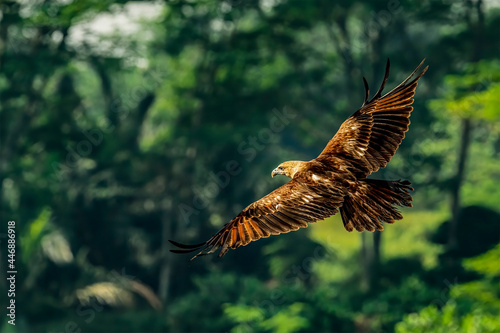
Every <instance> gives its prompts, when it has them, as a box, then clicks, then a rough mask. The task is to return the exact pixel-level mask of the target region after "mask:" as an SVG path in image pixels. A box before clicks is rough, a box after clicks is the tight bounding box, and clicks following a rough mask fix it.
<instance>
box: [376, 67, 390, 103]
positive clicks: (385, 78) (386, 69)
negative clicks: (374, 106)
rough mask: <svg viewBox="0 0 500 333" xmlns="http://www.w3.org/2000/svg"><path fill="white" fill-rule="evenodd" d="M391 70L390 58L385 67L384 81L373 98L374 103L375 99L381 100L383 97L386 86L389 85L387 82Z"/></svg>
mask: <svg viewBox="0 0 500 333" xmlns="http://www.w3.org/2000/svg"><path fill="white" fill-rule="evenodd" d="M390 69H391V61H390V60H389V58H388V59H387V64H386V65H385V74H384V79H383V80H382V84H381V85H380V88H378V90H377V92H376V93H375V96H373V98H372V101H373V100H374V99H377V98H380V96H382V91H383V90H384V88H385V84H386V83H387V80H388V79H389V71H390Z"/></svg>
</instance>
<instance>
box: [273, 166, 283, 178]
mask: <svg viewBox="0 0 500 333" xmlns="http://www.w3.org/2000/svg"><path fill="white" fill-rule="evenodd" d="M282 174H283V170H279V169H278V168H276V169H274V170H273V172H271V177H273V178H274V176H276V175H282Z"/></svg>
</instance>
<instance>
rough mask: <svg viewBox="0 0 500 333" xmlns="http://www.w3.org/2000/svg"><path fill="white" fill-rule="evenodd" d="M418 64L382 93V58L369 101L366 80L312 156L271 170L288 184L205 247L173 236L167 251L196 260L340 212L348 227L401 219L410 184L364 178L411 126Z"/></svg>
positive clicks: (377, 227)
mask: <svg viewBox="0 0 500 333" xmlns="http://www.w3.org/2000/svg"><path fill="white" fill-rule="evenodd" d="M422 64H423V61H422V62H421V63H420V65H419V66H418V67H417V68H416V69H415V70H414V71H413V73H412V74H411V75H410V76H409V77H408V78H407V79H406V80H404V81H403V82H402V83H401V84H400V85H398V86H397V87H396V88H394V89H393V90H391V91H390V92H388V93H387V94H385V95H384V96H382V90H383V89H384V86H385V83H386V82H387V78H388V76H389V65H390V63H389V61H387V67H386V70H385V75H384V79H383V81H382V84H381V86H380V88H379V89H378V91H377V92H376V93H375V95H374V96H373V97H372V98H371V99H370V100H368V98H369V94H370V91H369V89H368V84H367V82H366V80H365V79H364V78H363V80H364V84H365V100H364V102H363V105H362V106H361V108H360V109H359V110H358V111H356V112H355V113H354V114H353V115H352V116H350V117H349V118H348V119H347V120H346V121H345V122H344V123H343V124H342V125H341V126H340V129H339V130H338V131H337V133H336V134H335V136H334V137H333V138H332V139H331V140H330V142H328V144H327V145H326V147H325V149H324V150H323V151H322V152H321V154H320V155H319V156H318V157H317V158H315V159H313V160H311V161H309V162H302V161H288V162H284V163H282V164H280V165H279V166H278V167H277V168H276V169H274V170H273V172H272V174H271V175H272V176H273V177H274V176H275V175H285V176H287V177H290V178H291V181H289V182H288V183H287V184H285V185H283V186H281V187H279V188H277V189H276V190H274V191H273V192H271V193H269V194H268V195H266V196H265V197H263V198H262V199H260V200H258V201H256V202H254V203H252V204H251V205H250V206H248V207H247V208H245V209H244V210H243V211H242V212H241V213H240V214H238V216H236V217H235V218H234V219H233V220H232V221H231V222H229V223H227V224H226V225H225V226H224V227H222V229H221V230H220V231H219V232H218V233H216V234H215V235H214V236H212V237H211V238H210V239H209V240H208V241H206V242H204V243H202V244H197V245H183V244H180V243H177V242H174V241H170V242H171V243H172V244H174V245H176V246H177V247H179V248H181V250H172V252H175V253H187V252H192V251H197V250H199V252H198V254H197V255H196V256H194V257H193V259H194V258H196V257H197V256H201V255H206V254H210V253H213V252H215V251H217V250H218V249H220V252H219V257H222V256H224V255H225V254H226V253H227V251H228V250H229V249H230V248H231V249H235V248H237V247H239V246H245V245H247V244H248V243H250V242H252V241H255V240H258V239H260V238H262V237H269V236H270V235H279V234H282V233H287V232H290V231H294V230H298V229H299V228H305V227H307V226H308V223H311V222H317V221H320V220H323V219H325V218H327V217H329V216H331V215H334V214H336V213H337V212H338V211H339V210H340V214H341V216H342V221H343V222H344V227H345V229H346V230H347V231H353V230H354V229H356V230H357V231H364V230H368V231H375V230H383V229H384V228H383V226H382V222H386V223H394V221H395V220H400V219H402V216H401V214H400V213H399V212H398V210H397V208H396V206H408V207H411V201H412V197H411V195H410V194H409V192H410V191H412V190H413V189H412V188H411V187H410V185H411V184H410V182H409V181H407V180H405V181H401V180H398V181H385V180H374V179H366V177H367V176H368V175H369V174H371V173H372V172H375V171H377V170H378V169H380V168H383V167H385V166H386V165H387V163H389V161H390V160H391V158H392V156H393V155H394V153H395V152H396V150H397V149H398V147H399V145H400V144H401V141H402V140H403V138H404V137H405V132H406V131H408V125H409V124H410V119H409V118H410V114H411V111H412V109H413V108H412V107H411V106H410V105H411V104H412V103H413V95H414V94H415V89H416V87H417V81H418V79H420V78H421V77H422V75H424V73H425V72H426V70H427V68H428V66H427V67H425V68H424V69H423V70H422V71H421V72H420V73H419V74H418V75H416V76H415V74H416V73H417V72H418V71H419V69H420V68H421V66H422ZM414 76H415V77H414ZM412 78H413V79H412Z"/></svg>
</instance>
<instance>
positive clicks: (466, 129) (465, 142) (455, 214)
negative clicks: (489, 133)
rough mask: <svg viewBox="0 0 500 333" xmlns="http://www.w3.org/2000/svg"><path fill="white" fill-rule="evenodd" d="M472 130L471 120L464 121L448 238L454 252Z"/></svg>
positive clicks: (456, 244) (449, 246)
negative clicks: (461, 190) (461, 189)
mask: <svg viewBox="0 0 500 333" xmlns="http://www.w3.org/2000/svg"><path fill="white" fill-rule="evenodd" d="M471 130H472V123H471V120H470V119H468V118H466V119H462V132H461V140H460V150H459V155H458V161H457V173H456V175H455V179H454V182H453V187H452V191H451V221H450V229H449V237H448V249H449V250H451V251H453V250H454V249H456V248H457V246H458V218H459V214H460V188H461V187H462V183H463V181H464V178H465V162H466V160H467V153H468V151H469V145H470V136H471Z"/></svg>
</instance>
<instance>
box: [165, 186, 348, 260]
mask: <svg viewBox="0 0 500 333" xmlns="http://www.w3.org/2000/svg"><path fill="white" fill-rule="evenodd" d="M344 196H345V192H344V191H343V190H341V189H340V188H338V187H335V186H334V185H333V182H329V181H327V180H325V181H323V182H321V183H312V182H311V180H310V179H308V178H306V177H303V178H302V179H293V180H291V181H290V182H288V183H287V184H285V185H283V186H281V187H279V188H278V189H276V190H274V191H273V192H271V193H269V194H268V195H266V196H265V197H263V198H262V199H260V200H258V201H256V202H254V203H253V204H251V205H250V206H248V207H247V208H245V209H244V210H243V211H242V212H241V213H240V214H239V215H238V216H236V217H235V218H234V219H233V220H232V221H231V222H229V223H227V224H226V225H225V226H224V227H222V229H221V230H220V231H219V232H218V233H216V234H215V235H213V236H212V237H211V238H210V239H209V240H208V241H206V242H205V243H202V244H198V245H184V244H180V243H177V242H174V241H170V242H171V243H172V244H173V245H175V246H177V247H179V248H180V250H171V251H172V252H175V253H189V252H194V251H199V252H198V253H197V254H196V255H195V256H194V257H193V258H192V259H194V258H196V257H198V256H203V255H206V254H210V253H213V252H215V251H217V250H218V249H220V252H219V257H222V256H224V255H225V254H226V253H227V251H228V250H229V249H235V248H237V247H239V246H245V245H247V244H248V243H250V242H252V241H256V240H258V239H260V238H267V237H269V236H271V235H279V234H283V233H288V232H290V231H295V230H298V229H300V228H306V227H307V226H308V223H312V222H317V221H319V220H323V219H325V218H327V217H329V216H331V215H334V214H335V213H337V212H338V207H340V206H341V205H342V202H343V200H344V199H343V197H344Z"/></svg>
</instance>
